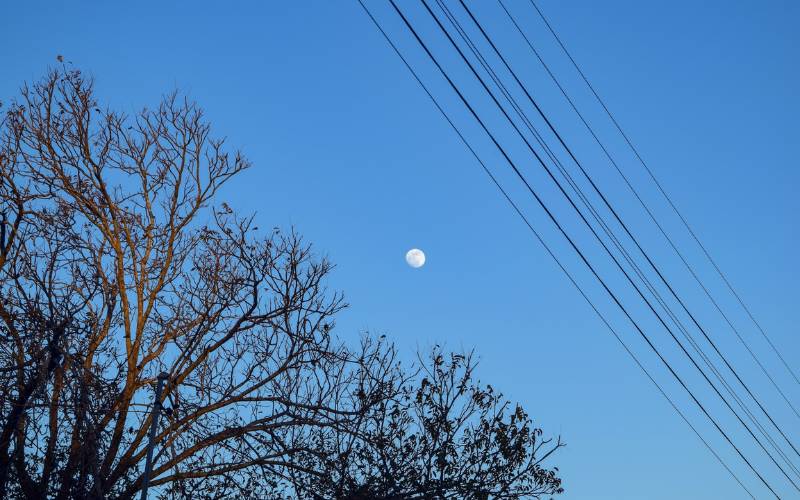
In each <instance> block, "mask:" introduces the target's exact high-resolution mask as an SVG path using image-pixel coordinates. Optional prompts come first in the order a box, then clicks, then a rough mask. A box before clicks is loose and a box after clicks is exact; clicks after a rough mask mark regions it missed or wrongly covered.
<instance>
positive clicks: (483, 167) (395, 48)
mask: <svg viewBox="0 0 800 500" xmlns="http://www.w3.org/2000/svg"><path fill="white" fill-rule="evenodd" d="M358 2H359V4H360V5H361V7H362V8H363V9H364V12H366V14H367V16H369V18H370V20H371V21H372V22H373V24H374V25H375V27H376V28H377V29H378V30H379V31H380V33H381V34H382V35H383V37H384V39H385V40H386V41H387V42H388V43H389V45H390V46H391V48H392V49H393V50H394V52H395V54H397V56H398V57H399V58H400V60H401V61H402V62H403V64H404V65H405V67H406V68H407V69H408V70H409V72H411V74H412V76H413V77H414V79H415V80H416V81H417V83H418V84H419V85H420V87H422V89H423V91H424V92H425V93H426V94H427V96H428V97H429V98H430V99H431V101H432V102H433V104H434V106H435V107H436V109H437V110H438V111H439V113H440V114H441V115H442V117H444V119H445V120H446V121H447V123H448V124H449V125H450V127H451V128H452V129H453V131H454V132H455V133H456V135H457V136H458V138H459V139H460V140H461V142H462V143H463V144H464V146H466V147H467V149H468V150H469V152H470V153H471V154H472V156H473V157H474V158H475V160H477V162H478V163H479V165H480V166H481V168H482V169H483V171H484V172H485V173H486V174H487V175H488V176H489V179H490V180H491V181H492V183H493V184H494V185H495V186H496V187H497V189H498V190H499V191H500V193H501V194H502V195H503V197H504V198H505V200H506V201H507V202H508V203H509V204H510V205H511V207H512V208H513V209H514V211H515V212H516V214H517V215H518V216H519V217H520V218H521V219H522V221H523V223H524V224H525V225H526V226H527V228H528V230H530V231H531V232H532V233H533V235H534V236H535V237H536V239H537V241H538V242H539V243H540V244H541V245H542V247H543V248H544V249H545V251H546V252H547V253H548V255H550V257H551V258H552V259H553V261H554V262H555V263H556V265H557V266H558V267H559V269H561V271H562V272H563V273H564V274H565V275H566V276H567V278H568V279H569V281H570V283H572V285H573V286H574V287H575V289H576V290H577V291H578V292H579V293H580V295H581V297H583V299H584V300H585V301H586V302H587V303H588V304H589V306H590V307H591V308H592V310H593V311H594V313H595V314H596V315H597V316H598V317H599V318H600V320H601V321H602V322H603V324H604V325H605V326H606V327H607V328H608V330H609V332H610V333H611V334H612V335H613V336H614V338H615V339H616V340H617V342H619V344H620V345H621V346H622V347H623V349H625V352H627V353H628V355H629V356H630V357H631V359H633V361H634V362H635V363H636V365H637V366H638V367H639V369H641V370H642V372H643V373H644V374H645V375H646V376H647V378H648V379H649V380H650V382H652V383H653V385H655V386H656V389H657V390H658V392H659V393H660V394H661V395H662V396H663V397H664V398H665V399H666V400H667V402H668V403H669V404H670V406H671V407H672V408H673V410H675V412H676V413H677V414H678V416H680V417H681V419H682V420H683V421H684V422H685V423H686V424H687V425H688V426H689V428H690V429H691V430H692V432H694V434H695V435H696V436H697V437H698V439H700V441H701V442H702V443H703V444H704V445H705V447H706V448H707V449H708V450H709V451H710V452H711V454H712V455H713V456H714V457H715V458H716V460H717V461H718V462H719V463H720V464H721V465H722V466H723V467H724V468H725V470H726V471H727V472H728V473H729V474H730V475H731V476H732V477H733V479H734V480H735V481H736V482H737V483H738V484H739V486H741V487H742V489H744V491H745V492H746V493H747V494H748V495H749V496H750V498H755V497H754V496H753V494H752V493H751V492H750V490H748V489H747V487H746V486H745V485H744V483H742V481H741V480H740V479H739V477H738V476H737V475H736V474H735V473H734V472H733V470H731V468H730V467H729V466H728V465H727V464H726V463H725V461H724V460H722V458H721V457H720V456H719V454H718V453H717V452H716V451H715V450H714V449H713V448H712V447H711V445H710V444H709V443H708V441H706V440H705V439H704V438H703V436H702V435H701V434H700V432H699V431H698V430H697V429H696V428H695V426H694V425H692V423H691V422H690V421H689V419H688V418H687V417H686V415H685V414H684V413H683V412H682V411H681V410H680V409H679V408H678V406H677V405H676V404H675V402H674V401H673V400H672V399H671V398H670V397H669V395H668V394H667V393H666V392H665V391H664V389H663V388H662V387H661V385H659V383H658V382H657V381H656V380H655V379H654V378H653V376H652V375H651V374H650V372H648V371H647V369H646V368H645V367H644V365H643V364H642V363H641V361H640V360H639V358H638V357H637V356H636V354H635V353H634V352H633V351H632V350H631V349H630V348H629V347H628V345H627V344H626V343H625V341H623V340H622V338H621V337H620V335H619V334H618V333H617V331H616V330H615V329H614V328H613V327H612V326H611V324H610V323H609V321H608V320H607V319H606V318H605V316H604V315H603V314H602V313H601V312H600V310H599V309H598V308H597V307H596V306H595V304H594V303H593V302H592V300H591V299H590V298H589V297H588V295H587V294H586V292H584V290H583V289H582V288H581V286H580V285H579V284H578V283H577V281H576V280H575V278H574V277H573V276H572V274H571V273H570V272H569V271H568V270H567V269H566V267H565V266H564V265H563V264H562V263H561V261H560V260H559V259H558V257H556V255H555V253H554V252H553V250H551V248H550V247H549V246H548V245H547V243H546V242H545V241H544V239H543V238H542V237H541V235H540V234H539V233H538V231H536V229H535V228H534V227H533V225H532V224H531V222H530V221H529V220H528V218H527V217H526V216H525V214H524V213H523V212H522V210H521V209H520V208H519V206H518V205H517V204H516V203H515V202H514V200H513V199H512V198H511V197H510V195H509V194H508V193H507V192H506V190H505V189H504V188H503V186H502V185H501V184H500V182H499V181H498V180H497V178H496V177H495V176H494V174H492V172H491V170H490V169H489V168H488V167H487V166H486V164H485V163H484V161H483V160H482V159H481V158H480V156H478V154H477V152H476V151H475V149H474V148H473V147H472V145H471V144H470V143H469V142H468V141H467V139H466V138H465V137H464V135H463V134H462V133H461V131H460V130H459V129H458V127H457V126H456V125H455V123H453V121H452V119H451V118H450V117H449V116H448V115H447V113H446V112H445V111H444V109H443V108H442V106H441V105H440V104H439V102H438V100H437V99H436V98H435V97H434V96H433V94H432V93H431V92H430V90H429V89H428V88H427V86H426V85H425V84H424V83H423V81H422V79H421V78H420V77H419V75H418V74H417V72H416V71H415V70H414V69H413V68H412V67H411V65H410V64H409V62H408V61H407V60H406V58H405V56H403V54H402V53H401V52H400V50H399V49H398V48H397V46H396V45H395V44H394V42H393V41H392V40H391V38H389V35H388V34H387V33H386V31H384V29H383V28H382V27H381V25H380V24H379V23H378V21H377V20H376V19H375V17H374V16H373V15H372V13H371V12H370V11H369V9H368V8H367V7H366V5H364V3H363V2H362V0H358Z"/></svg>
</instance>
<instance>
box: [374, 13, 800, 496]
mask: <svg viewBox="0 0 800 500" xmlns="http://www.w3.org/2000/svg"><path fill="white" fill-rule="evenodd" d="M390 2H391V3H392V5H393V6H395V8H396V4H395V2H394V0H390ZM422 5H423V6H424V7H425V9H426V10H427V11H428V13H429V14H430V15H431V17H432V18H433V19H434V21H435V22H436V24H437V26H438V27H439V29H440V30H441V31H442V33H443V34H444V35H445V37H446V38H447V40H448V41H449V42H450V44H451V45H452V46H453V48H454V49H456V51H457V52H458V54H459V56H460V57H461V59H462V60H463V61H464V62H465V63H466V65H467V67H469V69H470V71H471V72H472V74H473V75H474V76H475V78H477V80H478V82H479V83H480V84H481V86H482V87H483V89H484V90H485V91H486V92H487V94H488V95H489V97H491V99H492V101H493V102H494V103H495V105H496V106H497V107H498V109H499V110H500V111H501V112H502V114H503V116H504V117H505V118H506V120H508V122H509V123H510V124H511V126H512V128H513V129H514V130H515V132H516V133H517V134H518V135H519V137H520V138H521V139H522V141H523V142H524V143H525V145H526V146H527V147H528V149H529V150H530V151H531V153H532V154H533V155H534V157H535V158H536V159H537V161H538V162H539V164H540V165H542V167H543V168H544V169H545V171H546V172H547V174H548V176H549V177H550V179H551V180H553V182H554V183H555V184H556V186H557V187H558V188H559V190H560V191H561V193H562V194H563V195H564V197H565V198H566V199H567V201H569V203H570V205H571V206H572V208H573V209H574V210H575V211H576V212H577V213H578V215H579V216H580V218H581V220H582V221H583V223H584V224H585V225H586V227H587V228H588V229H589V230H590V231H591V233H592V235H593V236H594V237H595V239H597V241H598V242H599V243H600V244H601V246H602V247H603V249H604V250H605V251H606V253H607V254H608V255H609V256H610V257H611V259H612V260H613V262H614V264H615V265H616V266H617V268H619V270H620V271H621V272H622V273H623V275H624V276H625V278H626V279H627V281H628V282H629V283H630V284H631V285H632V286H633V287H634V289H635V290H636V292H637V294H638V295H639V296H640V297H641V298H642V300H643V301H644V302H645V304H646V305H647V307H648V308H649V309H650V311H651V312H652V313H653V314H654V315H655V316H656V318H657V319H658V321H659V322H660V323H661V324H662V326H664V328H665V329H666V330H667V332H668V333H669V334H670V336H671V337H672V339H673V340H674V341H675V342H676V343H677V344H678V346H679V347H680V349H681V351H682V352H683V353H684V355H686V357H687V358H688V359H689V360H690V361H691V363H692V365H693V366H694V367H695V368H696V369H697V370H698V371H699V372H700V374H701V375H702V376H703V378H704V379H705V380H706V382H707V383H708V384H709V385H710V386H711V388H712V389H713V390H714V392H715V393H716V394H717V396H718V397H719V398H720V399H721V400H722V401H723V403H725V406H726V407H727V408H728V409H729V410H730V411H731V412H732V413H733V414H734V416H735V417H736V419H737V420H738V421H739V423H740V424H741V425H742V426H743V427H744V428H745V430H747V432H748V434H750V436H751V437H752V438H753V440H754V441H755V442H756V443H757V444H758V445H759V447H760V448H761V449H762V450H763V451H764V453H765V454H766V455H767V457H769V459H770V461H771V462H772V463H773V464H774V465H775V466H776V467H777V468H778V470H780V471H781V473H782V474H783V475H784V477H786V479H787V480H788V481H789V482H790V483H791V484H792V486H794V488H795V489H796V490H798V491H800V486H798V485H797V483H795V481H794V480H793V479H792V478H791V477H790V476H789V475H788V474H787V473H786V471H785V470H784V468H783V467H782V466H781V465H780V464H779V463H778V462H777V460H775V457H774V456H773V455H772V453H770V452H769V450H767V448H766V447H765V446H764V444H763V443H762V442H761V440H760V439H759V438H758V437H757V436H756V435H755V434H754V433H753V431H752V430H751V429H750V427H749V426H748V425H747V423H746V422H745V421H744V420H742V418H741V416H739V414H738V412H736V410H735V409H734V408H733V407H732V406H731V405H730V403H729V402H728V400H727V399H726V398H725V397H724V396H723V395H722V393H720V391H719V389H718V388H717V386H716V385H715V384H714V383H713V382H712V381H711V379H709V378H708V375H707V374H706V373H705V371H704V370H703V369H702V368H701V367H700V365H698V364H697V361H696V360H695V359H694V357H693V356H692V355H691V354H690V353H689V352H688V351H687V350H686V347H685V346H684V345H683V343H682V342H681V341H680V339H678V337H676V336H675V333H674V332H673V331H672V329H671V328H670V327H669V326H668V325H667V323H666V322H665V321H664V319H663V318H662V317H661V315H660V314H658V311H656V310H655V308H654V307H653V305H652V303H651V302H650V301H649V300H648V299H647V297H645V295H644V294H643V293H642V291H641V289H640V288H639V287H638V286H637V285H636V283H635V282H634V281H633V279H631V277H630V275H629V274H628V272H627V271H626V270H625V268H624V267H623V266H622V265H621V264H620V263H619V260H618V259H617V258H616V257H615V256H614V254H613V253H612V252H611V251H610V250H609V248H608V246H607V245H606V244H605V242H604V241H603V239H602V238H600V236H599V235H598V234H597V232H596V231H595V230H594V227H593V226H592V225H591V224H590V223H589V221H588V220H586V217H585V216H584V215H583V212H582V211H581V210H580V209H579V208H578V207H577V205H575V202H574V201H573V200H572V197H570V196H569V194H568V193H567V192H566V191H565V190H564V187H563V186H562V185H561V183H560V182H559V181H558V179H557V178H556V177H555V176H554V175H553V173H552V171H551V170H550V168H549V167H548V166H547V164H546V163H545V162H544V160H542V158H541V156H540V155H539V154H538V153H537V152H536V150H535V149H534V148H533V146H531V144H530V142H528V140H527V138H526V137H525V135H524V134H523V133H522V132H521V131H520V130H519V127H517V125H516V123H515V122H514V120H512V119H511V117H510V116H509V115H508V112H507V111H506V110H505V108H504V107H503V106H502V105H501V104H500V102H499V101H498V100H497V98H496V97H495V95H494V93H493V92H492V91H491V89H490V88H489V87H488V86H487V85H486V82H485V81H484V80H483V78H482V77H481V76H480V74H479V73H478V72H477V71H476V70H475V68H474V66H473V65H472V63H470V61H469V59H468V58H467V57H466V56H465V55H464V53H463V52H462V51H461V48H460V47H459V46H458V44H456V43H455V41H454V40H453V38H452V37H451V36H450V33H449V32H448V31H447V30H446V29H445V28H444V26H443V25H442V23H441V21H439V18H438V16H436V14H435V13H434V12H433V11H432V10H431V8H430V6H429V5H428V2H427V1H426V0H422ZM396 9H397V8H396ZM397 10H398V11H399V9H397ZM403 17H404V19H405V16H403ZM406 24H407V25H408V26H409V29H410V30H411V31H412V33H413V34H414V35H415V36H416V37H417V38H418V40H420V43H422V42H421V39H419V37H418V35H417V34H416V30H414V29H413V27H411V26H410V24H409V23H408V22H407V20H406ZM424 48H427V46H425V47H424ZM426 52H427V53H428V54H429V56H430V57H432V58H433V54H432V53H430V51H426ZM464 100H465V99H464ZM470 109H472V108H471V106H470ZM476 116H477V113H476ZM481 123H483V122H482V121H481ZM492 137H493V136H492ZM520 175H521V173H520ZM529 190H530V191H531V193H532V194H533V195H534V197H535V198H537V201H539V203H540V205H542V207H543V208H545V210H546V211H547V212H548V214H549V215H550V216H551V218H552V219H553V220H554V221H555V216H553V215H552V213H551V212H550V210H549V209H547V208H546V206H545V205H544V203H543V202H542V201H541V199H540V198H539V196H538V194H537V193H535V191H534V190H533V189H532V188H529ZM558 226H559V227H560V224H559V225H558ZM564 234H565V235H566V232H564ZM570 241H571V240H570ZM576 248H577V247H576ZM587 262H588V261H587ZM592 269H593V268H592Z"/></svg>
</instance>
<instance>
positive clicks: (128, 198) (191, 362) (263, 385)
mask: <svg viewBox="0 0 800 500" xmlns="http://www.w3.org/2000/svg"><path fill="white" fill-rule="evenodd" d="M0 137H1V138H2V144H1V145H0V194H1V195H2V200H1V202H2V206H1V207H0V209H2V210H3V211H5V212H7V213H8V214H9V217H8V219H9V224H8V226H7V228H6V229H7V235H6V238H5V248H3V252H2V256H0V384H1V385H0V390H1V391H2V393H1V394H0V412H1V413H0V492H5V494H7V495H9V496H12V497H14V498H17V497H21V498H43V497H48V498H109V497H115V498H131V497H133V496H134V495H135V494H136V492H137V491H139V490H140V489H141V487H142V473H143V469H144V460H145V451H146V444H147V430H148V428H149V426H150V416H151V412H150V408H151V406H150V403H151V398H152V395H153V390H152V388H153V385H154V381H155V379H156V376H157V374H158V373H160V372H166V373H167V374H168V375H169V379H168V382H167V384H166V386H165V389H164V391H163V395H162V396H163V397H162V403H163V406H164V407H165V408H167V411H166V413H165V415H164V418H163V420H162V425H160V426H159V427H158V430H157V439H156V441H157V452H156V456H155V460H154V463H155V465H154V469H153V474H152V481H151V486H153V487H155V490H154V491H155V492H159V491H162V492H163V491H172V492H174V493H175V494H182V495H185V496H186V497H195V498H202V497H204V496H205V497H209V498H210V497H221V496H225V495H229V494H232V493H233V492H235V491H237V490H241V489H243V488H244V489H246V488H248V484H249V483H248V481H258V484H259V485H260V486H259V487H260V488H262V489H264V488H269V487H271V486H270V485H272V486H274V487H275V488H277V487H278V483H279V482H280V481H281V480H282V479H281V477H282V475H281V474H283V473H281V472H279V471H281V470H285V468H286V467H289V466H291V465H292V462H291V459H292V457H293V456H294V455H295V454H296V453H297V452H298V450H296V449H292V448H290V447H289V445H288V443H291V442H292V440H291V439H289V438H290V437H291V436H292V435H294V434H296V433H297V432H298V431H297V430H296V428H302V429H308V428H313V427H319V428H322V427H327V428H334V427H338V426H342V425H351V424H348V422H349V421H351V420H353V419H356V418H359V415H361V414H363V412H364V411H365V409H366V408H367V407H368V406H370V405H372V404H374V402H375V401H377V400H378V399H380V398H381V397H383V396H381V395H380V394H381V391H383V390H384V388H385V387H389V386H391V385H392V384H387V383H384V381H383V376H384V375H382V374H383V373H384V372H385V375H386V376H390V375H391V374H390V373H389V371H388V370H389V369H388V368H387V367H391V366H392V365H393V363H392V358H393V356H394V353H393V350H392V349H390V348H389V349H387V348H385V346H384V345H383V344H381V343H377V342H368V341H365V342H364V343H362V345H361V349H354V350H352V352H351V350H348V349H345V348H344V347H343V345H342V344H341V343H339V342H338V341H336V340H335V339H334V338H333V337H332V333H331V329H332V327H333V320H334V315H335V314H336V313H337V312H338V311H340V310H341V309H342V308H343V307H345V303H344V302H343V299H342V296H341V295H340V294H338V293H331V292H329V291H327V290H326V287H325V278H326V276H327V275H328V274H329V272H330V270H331V264H330V263H329V262H328V261H327V260H325V259H324V258H318V257H316V256H315V254H314V253H313V252H312V249H311V247H310V246H309V245H308V244H306V243H304V242H303V240H302V239H301V238H300V237H299V236H297V235H296V234H295V233H293V232H290V233H289V234H284V233H282V232H280V231H278V230H269V231H267V232H266V236H259V235H260V234H264V231H259V230H258V229H257V228H256V227H255V225H254V222H253V220H252V219H251V218H241V217H238V216H236V214H235V213H234V212H233V210H232V209H231V208H230V207H229V206H228V205H226V204H225V203H222V202H219V203H218V206H219V208H217V209H214V208H212V207H211V204H212V202H213V201H214V199H215V195H216V194H217V193H218V192H219V190H220V188H221V187H222V186H223V185H224V184H225V183H226V182H227V181H228V180H229V179H230V178H231V177H232V176H234V175H236V174H238V173H240V172H242V171H244V170H245V169H247V168H248V167H249V166H250V164H249V163H248V161H247V160H246V159H245V158H244V157H243V156H242V155H241V154H239V153H238V152H230V151H228V149H227V148H226V146H225V143H224V141H223V140H219V139H214V138H213V137H212V136H211V135H210V130H209V126H208V124H207V123H206V122H205V120H204V118H203V113H202V111H201V110H200V109H199V108H198V107H197V106H196V105H195V104H194V103H192V102H190V101H188V100H186V99H184V98H182V97H180V96H179V95H178V94H171V95H168V96H166V97H165V98H164V99H163V102H161V103H160V105H159V106H158V107H156V108H155V109H145V110H143V111H141V112H140V113H138V114H135V115H133V116H126V115H124V114H120V113H117V112H114V111H111V110H108V109H101V107H100V105H99V104H98V103H97V102H96V99H95V97H94V95H93V82H92V80H91V79H90V78H87V77H85V76H84V75H83V74H82V73H81V72H80V71H77V70H74V69H72V68H69V67H66V66H63V65H62V66H60V67H58V68H57V69H53V70H51V71H50V72H49V73H48V74H47V75H46V77H45V78H43V79H42V80H41V81H39V82H38V83H36V84H34V85H30V86H25V87H23V88H22V90H21V95H20V97H19V98H18V99H17V100H16V101H14V102H12V103H10V106H9V107H8V109H7V111H6V112H5V114H4V117H3V121H2V124H1V125H0ZM364 374H369V376H364ZM276 471H278V472H276ZM243 478H244V479H243ZM246 478H250V479H248V480H245V479H246ZM0 495H1V494H0Z"/></svg>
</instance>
